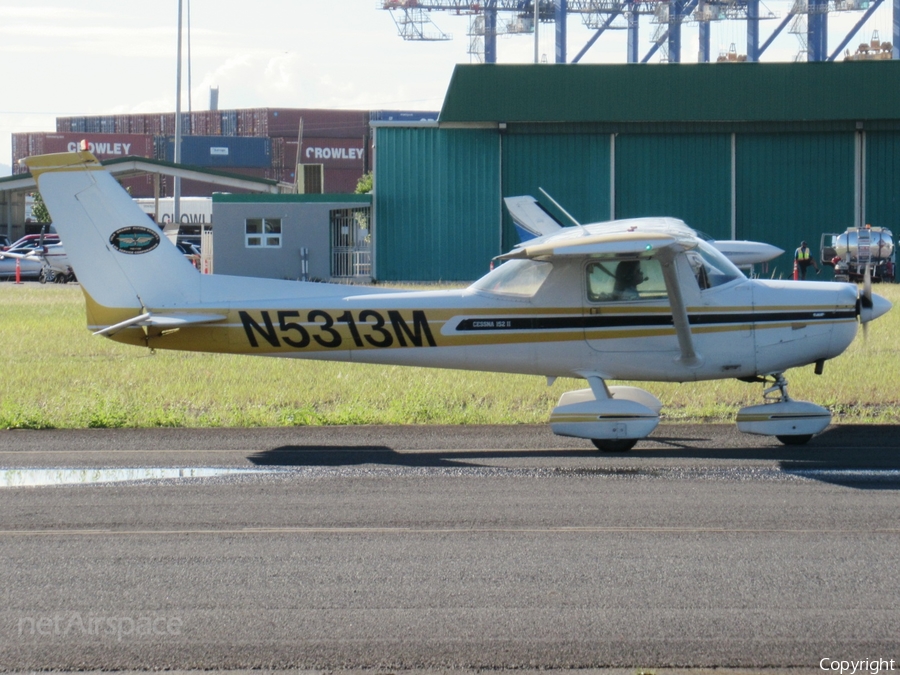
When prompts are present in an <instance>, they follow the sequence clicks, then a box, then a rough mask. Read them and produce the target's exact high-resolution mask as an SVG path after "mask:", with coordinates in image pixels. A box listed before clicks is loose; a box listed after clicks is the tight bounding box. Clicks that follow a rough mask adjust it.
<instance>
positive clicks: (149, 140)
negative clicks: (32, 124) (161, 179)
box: [31, 132, 153, 159]
mask: <svg viewBox="0 0 900 675" xmlns="http://www.w3.org/2000/svg"><path fill="white" fill-rule="evenodd" d="M31 136H32V137H35V140H37V137H40V140H41V142H42V143H43V150H42V152H43V153H51V152H76V151H78V150H80V149H81V141H82V140H86V141H87V142H88V150H90V151H91V152H93V153H94V155H95V156H96V157H97V159H113V158H116V157H128V156H130V155H133V156H136V157H153V137H152V136H143V135H140V134H85V133H77V132H72V133H67V134H57V133H50V132H47V133H41V134H31ZM36 154H42V153H36Z"/></svg>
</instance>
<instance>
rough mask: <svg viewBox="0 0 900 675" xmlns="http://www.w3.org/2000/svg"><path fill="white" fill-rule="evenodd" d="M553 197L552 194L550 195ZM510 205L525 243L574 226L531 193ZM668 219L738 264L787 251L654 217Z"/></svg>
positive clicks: (644, 223) (753, 262)
mask: <svg viewBox="0 0 900 675" xmlns="http://www.w3.org/2000/svg"><path fill="white" fill-rule="evenodd" d="M548 198H549V196H548ZM503 202H504V204H506V209H507V210H508V211H509V215H510V217H511V218H512V220H513V223H514V224H515V226H516V231H517V232H518V233H519V241H520V244H521V245H524V244H525V243H528V242H530V243H531V244H532V245H533V244H534V242H533V240H534V239H536V238H541V237H545V236H552V235H555V234H559V233H560V232H561V231H562V230H565V229H570V228H568V227H566V226H564V225H563V224H562V223H561V222H560V221H559V220H557V219H556V218H554V217H553V216H552V215H551V214H550V212H548V211H547V210H546V209H545V208H544V207H543V206H542V205H541V203H540V202H539V201H538V200H537V199H535V198H534V197H532V196H531V195H521V196H518V197H506V198H504V200H503ZM634 220H635V221H636V222H638V221H639V222H641V223H642V229H647V226H648V224H647V221H648V220H651V219H647V218H638V219H634ZM652 220H662V221H666V223H665V224H664V225H662V226H661V227H662V228H663V229H683V230H686V231H689V232H690V233H691V235H693V236H697V237H700V238H701V239H704V238H705V239H707V240H708V241H709V242H710V244H712V245H713V246H715V247H716V248H717V249H718V250H719V251H721V252H722V253H723V254H724V255H725V257H726V258H728V259H729V260H731V262H733V263H734V264H735V265H737V266H738V267H749V266H752V265H756V264H759V263H764V262H768V261H769V260H772V259H774V258H777V257H778V256H779V255H781V254H782V253H784V250H783V249H780V248H778V247H777V246H773V245H771V244H766V243H764V242H757V241H746V240H735V239H727V240H726V239H712V238H711V237H708V236H707V235H704V234H703V233H701V232H698V231H696V230H693V229H692V228H690V227H688V226H687V225H685V224H684V223H683V222H682V221H676V220H675V219H674V218H663V219H652ZM621 222H626V221H622V220H618V221H610V222H608V223H592V224H590V225H587V226H586V227H588V228H591V229H593V228H597V227H607V228H608V227H614V226H615V225H614V224H617V223H621Z"/></svg>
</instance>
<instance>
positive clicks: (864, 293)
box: [856, 265, 891, 338]
mask: <svg viewBox="0 0 900 675" xmlns="http://www.w3.org/2000/svg"><path fill="white" fill-rule="evenodd" d="M890 308H891V303H890V302H889V301H888V300H886V299H884V298H882V297H881V296H880V295H875V294H874V293H872V269H871V267H870V266H869V265H867V266H866V271H865V275H864V276H863V286H862V290H861V291H860V292H859V295H858V296H857V298H856V316H857V318H858V319H859V322H860V323H861V324H862V328H863V338H865V337H866V335H867V333H866V331H867V329H868V327H867V326H866V324H867V323H869V321H872V320H873V319H877V318H878V317H879V316H881V315H882V314H884V313H885V312H887V311H888V310H889V309H890Z"/></svg>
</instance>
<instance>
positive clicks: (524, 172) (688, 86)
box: [373, 61, 900, 281]
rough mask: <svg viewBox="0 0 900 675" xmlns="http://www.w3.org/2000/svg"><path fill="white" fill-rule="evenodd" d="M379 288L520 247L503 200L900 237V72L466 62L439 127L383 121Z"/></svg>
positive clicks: (767, 234)
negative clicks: (878, 230) (523, 198)
mask: <svg viewBox="0 0 900 675" xmlns="http://www.w3.org/2000/svg"><path fill="white" fill-rule="evenodd" d="M373 126H374V133H375V146H376V147H375V189H374V214H373V215H374V228H373V240H374V260H373V273H374V276H375V278H376V279H378V280H379V281H391V280H395V281H396V280H422V281H433V280H445V281H449V280H469V279H475V278H477V277H479V276H481V275H482V274H484V273H485V272H486V271H487V270H488V268H489V264H490V261H491V258H493V257H494V256H496V255H498V254H500V253H503V252H506V251H508V250H509V249H510V248H512V247H513V246H514V245H515V244H516V243H518V238H517V235H516V231H515V228H514V226H513V224H512V221H511V219H510V218H509V214H508V213H506V211H505V208H504V207H503V198H504V197H510V196H516V195H523V194H530V195H533V196H535V197H538V196H539V192H538V190H539V188H543V189H544V190H546V191H547V193H549V194H550V195H551V196H552V197H553V199H555V200H556V201H557V202H558V203H559V204H560V205H561V206H562V207H563V208H565V210H566V211H568V212H569V213H570V214H571V215H572V216H573V217H574V218H575V219H577V220H578V221H580V222H583V223H588V222H596V221H603V220H610V219H614V218H631V217H639V216H672V217H675V218H681V219H682V220H684V221H685V222H686V223H687V224H688V225H690V226H692V227H694V228H696V229H698V230H701V231H703V232H706V233H707V234H709V235H711V236H712V237H714V238H716V239H749V240H754V241H763V242H767V243H770V244H774V245H776V246H778V247H780V248H782V249H784V250H785V253H784V254H783V255H781V256H780V257H779V258H776V259H775V260H774V261H772V262H771V263H770V267H769V270H768V273H769V274H775V275H776V276H789V275H790V273H791V268H792V264H793V258H792V256H793V251H794V249H795V248H796V247H797V246H798V245H799V243H800V241H801V240H803V239H805V240H806V241H808V242H809V244H810V247H811V248H812V249H813V251H814V252H818V248H819V238H820V235H821V233H824V232H842V231H843V230H845V229H847V228H848V227H854V226H857V227H858V226H862V225H865V224H866V223H870V224H872V225H875V226H884V227H888V228H891V229H892V230H893V231H894V232H895V233H897V232H900V203H898V195H897V193H898V190H900V62H898V61H845V62H840V63H827V62H822V63H714V64H695V65H689V64H660V65H641V64H627V65H545V64H542V65H461V66H457V68H456V70H455V72H454V74H453V77H452V79H451V82H450V86H449V88H448V90H447V94H446V98H445V100H444V104H443V107H442V109H441V113H440V117H439V119H438V121H437V122H433V123H413V124H409V125H397V124H379V123H378V122H374V123H373Z"/></svg>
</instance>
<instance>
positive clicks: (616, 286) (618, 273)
mask: <svg viewBox="0 0 900 675" xmlns="http://www.w3.org/2000/svg"><path fill="white" fill-rule="evenodd" d="M586 270H587V292H588V300H590V301H591V302H617V301H628V300H632V301H633V300H657V299H660V298H665V297H667V295H666V282H665V279H664V278H663V274H662V266H661V265H660V264H659V261H658V260H638V259H633V260H604V261H599V260H598V261H594V262H590V263H588V265H587V268H586Z"/></svg>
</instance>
